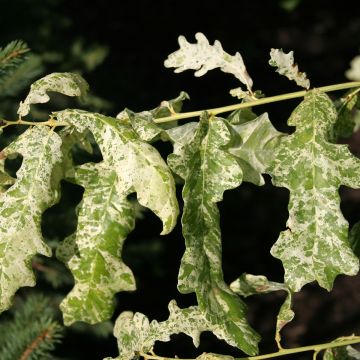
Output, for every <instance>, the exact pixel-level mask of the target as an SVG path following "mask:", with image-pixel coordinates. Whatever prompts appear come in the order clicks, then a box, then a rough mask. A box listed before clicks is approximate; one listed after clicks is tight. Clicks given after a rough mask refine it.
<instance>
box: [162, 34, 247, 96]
mask: <svg viewBox="0 0 360 360" xmlns="http://www.w3.org/2000/svg"><path fill="white" fill-rule="evenodd" d="M195 39H196V40H197V44H191V43H189V42H188V41H187V40H186V39H185V37H184V36H179V39H178V41H179V45H180V49H179V50H177V51H175V52H173V53H172V54H170V55H169V56H168V58H167V59H166V60H165V62H164V65H165V67H167V68H172V67H173V68H175V72H176V73H179V72H182V71H185V70H189V69H191V70H197V71H196V72H195V76H202V75H205V74H206V73H207V72H208V71H209V70H212V69H216V68H220V70H221V71H223V72H226V73H230V74H233V75H234V76H235V77H236V78H237V79H238V80H240V81H241V82H242V83H243V84H244V85H245V86H246V89H247V90H248V92H251V88H252V85H253V81H252V79H251V77H250V76H249V74H248V73H247V71H246V67H245V64H244V60H243V58H242V56H241V55H240V53H238V52H237V53H236V54H235V55H233V56H232V55H229V54H228V53H226V52H225V51H224V50H223V48H222V46H221V44H220V42H219V41H218V40H215V42H214V45H210V44H209V41H208V39H207V38H206V36H205V35H204V34H202V33H196V34H195ZM237 91H238V90H237Z"/></svg>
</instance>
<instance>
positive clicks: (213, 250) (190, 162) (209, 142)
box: [168, 113, 259, 354]
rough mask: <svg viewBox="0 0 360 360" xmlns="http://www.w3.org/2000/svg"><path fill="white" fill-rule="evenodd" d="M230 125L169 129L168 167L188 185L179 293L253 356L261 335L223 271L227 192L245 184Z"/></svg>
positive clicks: (204, 120) (210, 122)
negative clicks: (193, 299)
mask: <svg viewBox="0 0 360 360" xmlns="http://www.w3.org/2000/svg"><path fill="white" fill-rule="evenodd" d="M228 126H229V124H227V123H226V121H225V120H223V119H220V118H214V117H211V118H209V117H208V115H207V114H206V113H205V114H204V115H203V116H202V117H201V119H200V122H199V123H198V124H196V125H195V124H187V125H184V126H181V127H178V128H175V129H171V130H168V134H169V137H170V139H171V140H172V141H173V143H174V153H173V154H171V155H169V157H168V163H169V165H170V167H171V168H172V169H173V171H174V172H175V173H177V174H178V175H179V176H180V177H182V178H183V179H184V180H185V186H184V188H183V199H184V211H183V216H182V224H183V235H184V238H185V243H186V250H185V253H184V255H183V258H182V260H181V266H180V272H179V281H178V289H179V291H180V292H182V293H190V292H195V293H196V296H197V299H198V303H199V307H200V309H201V311H203V312H204V313H205V314H206V316H207V318H208V319H209V321H211V322H212V323H213V324H214V325H215V324H218V325H219V324H222V326H224V331H223V336H222V338H223V339H225V340H226V342H228V343H229V344H231V345H233V346H237V347H239V348H240V349H242V350H243V351H245V352H246V353H248V354H255V353H256V352H257V341H258V339H259V338H258V335H257V334H256V333H255V332H254V331H253V330H252V329H251V328H250V326H249V325H248V323H247V321H246V318H245V304H244V303H243V302H242V301H241V300H240V299H239V298H238V297H237V296H236V295H235V294H234V293H233V292H232V291H231V290H230V288H229V287H228V285H227V284H225V282H224V279H223V273H222V267H221V234H220V224H219V210H218V208H217V206H216V203H217V202H219V201H221V200H222V196H223V193H224V191H225V190H228V189H233V188H236V187H237V186H239V185H240V183H241V181H242V170H241V167H240V166H239V164H238V163H237V161H236V159H235V157H234V156H233V155H231V154H230V153H228V152H227V151H226V150H225V148H226V146H227V145H228V143H229V142H230V140H231V134H230V132H229V129H228Z"/></svg>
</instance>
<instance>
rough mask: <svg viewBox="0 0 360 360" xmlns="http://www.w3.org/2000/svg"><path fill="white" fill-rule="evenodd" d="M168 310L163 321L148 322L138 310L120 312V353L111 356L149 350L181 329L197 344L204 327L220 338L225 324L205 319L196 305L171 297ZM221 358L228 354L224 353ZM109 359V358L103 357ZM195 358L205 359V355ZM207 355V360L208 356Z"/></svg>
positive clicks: (126, 358)
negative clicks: (182, 305) (182, 304)
mask: <svg viewBox="0 0 360 360" xmlns="http://www.w3.org/2000/svg"><path fill="white" fill-rule="evenodd" d="M169 312H170V315H169V318H168V319H167V320H165V321H162V322H157V321H156V320H153V321H151V322H150V321H149V320H148V318H147V317H146V316H145V315H143V314H141V313H135V314H134V313H132V312H130V311H125V312H123V313H121V314H120V316H119V317H118V318H117V320H116V322H115V327H114V335H115V337H116V338H117V342H118V348H119V356H118V357H116V358H113V360H131V359H133V358H134V357H135V356H138V355H139V354H141V353H143V354H145V353H147V352H149V351H151V350H152V348H153V347H154V345H155V342H156V341H165V342H166V341H170V340H171V339H170V336H171V335H173V334H179V333H184V334H186V335H188V336H190V337H191V338H192V339H193V343H194V345H195V346H196V347H198V346H199V344H200V335H201V333H202V332H203V331H212V332H214V333H215V334H216V335H217V336H218V337H220V338H222V337H221V336H222V332H223V331H224V329H223V328H224V324H218V325H215V324H213V323H212V322H211V321H208V320H207V319H206V316H205V315H204V313H203V311H201V310H200V309H199V307H197V306H190V307H189V308H185V309H180V308H179V307H178V306H177V304H176V302H175V300H172V301H171V302H170V303H169ZM225 331H226V330H225ZM207 355H209V354H207ZM220 356H221V355H220ZM224 358H226V359H228V358H231V357H227V356H224ZM110 359H112V358H106V359H104V360H110ZM198 359H205V358H204V355H203V356H202V357H201V356H200V357H199V358H198ZM206 359H209V360H210V357H207V358H206Z"/></svg>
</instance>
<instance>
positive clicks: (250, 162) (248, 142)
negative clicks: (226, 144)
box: [229, 113, 284, 185]
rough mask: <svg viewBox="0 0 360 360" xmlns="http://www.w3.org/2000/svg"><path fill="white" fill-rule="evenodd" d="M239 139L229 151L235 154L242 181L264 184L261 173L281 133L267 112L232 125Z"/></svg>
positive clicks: (271, 156)
mask: <svg viewBox="0 0 360 360" xmlns="http://www.w3.org/2000/svg"><path fill="white" fill-rule="evenodd" d="M232 128H233V129H234V131H235V132H236V134H238V136H239V137H240V139H241V141H239V142H238V144H232V146H231V147H230V148H229V152H230V153H231V154H233V155H235V156H236V158H237V159H238V163H239V165H240V166H241V168H242V171H243V174H244V175H243V181H248V182H251V183H253V184H255V185H264V184H265V181H264V178H263V176H262V175H261V174H262V173H264V172H265V170H266V168H267V166H268V165H269V164H270V163H271V161H272V158H273V151H274V148H275V147H276V145H277V144H278V142H279V139H280V137H281V136H282V135H284V134H282V133H280V132H279V131H277V130H276V129H275V128H274V127H273V125H272V124H271V122H270V120H269V117H268V114H267V113H264V114H262V115H260V116H259V117H257V118H256V119H253V120H250V121H248V122H245V123H243V124H239V125H232Z"/></svg>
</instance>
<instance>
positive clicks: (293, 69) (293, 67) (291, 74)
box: [269, 49, 310, 89]
mask: <svg viewBox="0 0 360 360" xmlns="http://www.w3.org/2000/svg"><path fill="white" fill-rule="evenodd" d="M269 64H270V65H271V66H274V67H277V70H276V72H278V73H279V74H281V75H284V76H286V77H287V78H288V79H289V80H294V81H295V82H296V84H297V85H299V86H302V87H303V88H305V89H309V88H310V80H309V79H308V78H307V75H306V73H302V72H300V71H299V67H298V65H297V64H295V63H294V52H293V51H290V52H288V53H287V54H286V53H284V51H283V50H282V49H271V51H270V60H269Z"/></svg>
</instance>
